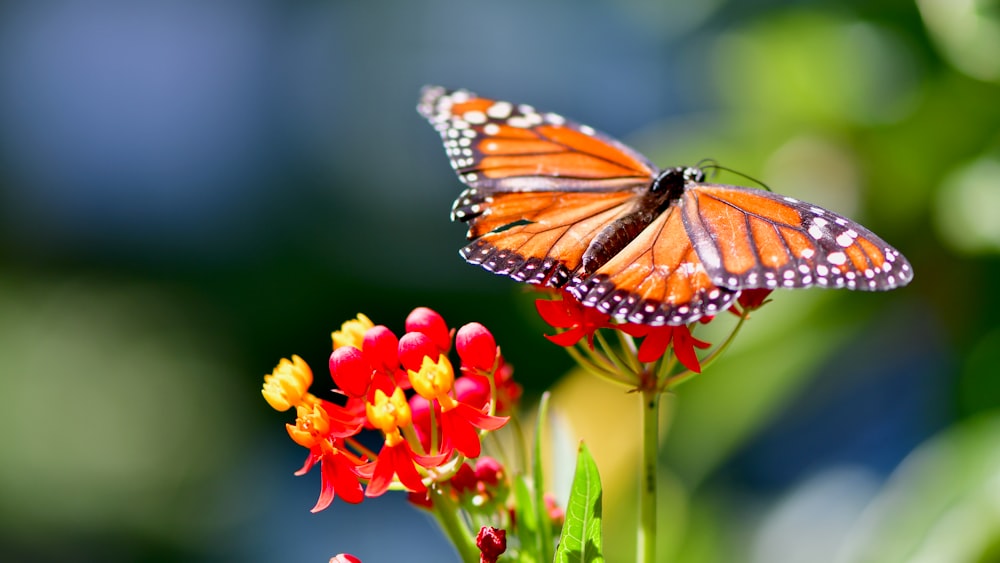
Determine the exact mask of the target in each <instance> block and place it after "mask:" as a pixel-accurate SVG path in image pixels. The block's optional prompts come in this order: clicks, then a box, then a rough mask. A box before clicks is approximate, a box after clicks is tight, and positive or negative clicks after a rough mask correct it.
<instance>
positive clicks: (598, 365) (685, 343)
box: [535, 289, 771, 390]
mask: <svg viewBox="0 0 1000 563" xmlns="http://www.w3.org/2000/svg"><path fill="white" fill-rule="evenodd" d="M770 293H771V290H770V289H749V290H744V291H743V292H741V293H740V295H739V297H738V298H737V303H735V304H733V306H732V307H731V308H730V311H731V312H732V313H733V314H735V315H737V316H738V317H740V319H741V320H742V319H745V318H746V317H747V315H749V313H750V312H751V311H754V310H756V309H759V308H760V307H761V306H762V305H763V304H764V303H766V300H767V297H768V296H769V295H770ZM535 307H536V309H537V310H538V314H539V315H540V316H541V317H542V320H544V321H545V322H546V323H548V324H549V325H551V326H552V327H553V328H556V329H558V332H557V333H556V334H554V335H546V336H545V337H546V338H548V339H549V340H550V341H552V342H554V343H555V344H558V345H560V346H564V347H566V348H571V349H573V348H575V350H576V351H575V352H573V353H574V356H575V357H576V359H577V360H578V361H579V362H580V363H581V365H584V366H585V367H587V368H589V369H590V370H591V371H594V372H596V373H598V374H600V375H604V376H607V377H608V378H609V379H613V380H616V381H620V382H623V383H627V384H630V385H635V386H636V387H637V388H646V387H653V388H657V389H659V390H663V389H665V388H668V387H669V385H670V383H672V382H676V381H680V380H682V379H681V378H682V377H683V375H678V374H675V375H674V376H672V377H669V378H663V377H658V376H657V377H652V378H650V377H647V376H648V375H649V373H650V372H649V370H648V369H646V368H647V367H648V366H649V365H651V364H654V363H655V362H658V361H659V360H660V359H661V358H663V357H664V355H665V354H666V352H667V350H668V349H671V350H673V356H674V357H675V358H676V360H677V362H679V363H680V364H681V365H682V366H684V368H686V370H687V371H688V373H701V369H702V362H701V360H699V357H698V353H697V352H696V350H695V349H696V348H697V349H705V348H708V347H710V346H711V344H710V343H708V342H704V341H702V340H698V339H697V338H695V337H694V336H692V334H691V327H690V326H688V325H679V326H672V325H665V326H649V325H641V324H634V323H614V322H612V320H611V316H610V315H608V314H607V313H602V312H600V311H598V310H597V309H595V308H593V307H587V306H584V305H583V304H582V303H580V301H578V300H577V299H576V298H575V297H573V296H572V295H570V294H569V293H566V292H563V293H562V294H561V298H560V299H538V300H537V301H535ZM713 319H714V317H713V316H706V317H702V318H701V319H700V321H699V322H700V323H702V324H704V323H708V322H711V321H712V320H713ZM738 327H739V325H737V329H738ZM602 329H609V330H611V331H616V332H617V334H618V336H619V337H624V336H628V337H631V338H633V339H634V338H641V339H642V343H641V344H640V345H639V346H638V348H637V349H636V347H635V345H634V342H633V341H632V340H628V341H625V342H624V343H625V347H627V348H630V349H631V350H632V352H633V353H632V354H628V355H626V356H627V357H622V356H621V355H620V354H617V353H615V352H614V351H611V350H610V349H609V347H608V345H607V343H606V342H605V341H604V340H603V338H602V337H601V334H600V333H599V332H598V331H600V330H602ZM733 334H735V330H734V332H733ZM595 338H596V339H597V340H598V342H599V343H601V345H602V346H601V347H602V348H603V349H604V354H597V353H595V350H594V341H595ZM730 338H731V337H730ZM584 341H585V342H586V346H584V345H582V344H581V342H584ZM723 347H724V346H723ZM723 347H720V349H721V348H723ZM633 359H634V360H635V362H633V363H632V364H629V361H630V360H633ZM664 367H665V369H666V370H667V371H669V370H670V369H672V365H670V364H665V366H664ZM623 368H625V369H623ZM623 371H627V372H630V373H629V374H628V375H625V376H622V373H621V372H623ZM629 375H631V376H634V377H629Z"/></svg>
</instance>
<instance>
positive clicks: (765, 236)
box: [681, 184, 913, 291]
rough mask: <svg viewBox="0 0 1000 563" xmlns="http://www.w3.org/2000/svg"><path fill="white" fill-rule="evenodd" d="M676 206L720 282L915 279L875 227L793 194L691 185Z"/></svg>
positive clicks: (825, 283) (874, 283)
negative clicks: (788, 195) (869, 227)
mask: <svg viewBox="0 0 1000 563" xmlns="http://www.w3.org/2000/svg"><path fill="white" fill-rule="evenodd" d="M681 209H682V213H683V222H684V227H685V230H686V232H687V235H688V237H689V238H690V240H691V242H692V244H693V246H694V249H695V251H696V252H697V253H698V256H699V257H700V258H701V260H702V262H703V263H704V266H705V269H706V270H707V272H708V275H709V277H710V278H711V280H712V282H713V283H715V284H716V285H719V286H721V287H726V288H730V289H750V288H768V289H773V288H777V287H785V288H801V287H811V286H821V287H846V288H848V289H858V290H866V291H881V290H889V289H893V288H896V287H900V286H903V285H906V284H907V283H909V281H910V280H911V279H912V278H913V270H912V268H911V267H910V264H909V262H907V261H906V258H904V257H903V255H902V254H900V253H899V251H898V250H896V249H895V248H893V247H891V246H889V245H888V244H887V243H886V242H885V241H883V240H882V239H881V238H879V237H878V236H876V235H875V234H874V233H872V232H871V231H869V230H868V229H866V228H864V227H863V226H861V225H859V224H858V223H856V222H854V221H851V220H850V219H847V218H846V217H842V216H840V215H838V214H836V213H834V212H832V211H829V210H826V209H823V208H821V207H818V206H815V205H811V204H808V203H805V202H802V201H799V200H797V199H795V198H791V197H786V196H781V195H777V194H773V193H771V192H767V191H764V190H756V189H751V188H743V187H738V186H726V185H718V184H696V185H695V186H693V187H691V188H689V189H688V190H687V191H686V192H685V194H684V196H683V198H682V202H681Z"/></svg>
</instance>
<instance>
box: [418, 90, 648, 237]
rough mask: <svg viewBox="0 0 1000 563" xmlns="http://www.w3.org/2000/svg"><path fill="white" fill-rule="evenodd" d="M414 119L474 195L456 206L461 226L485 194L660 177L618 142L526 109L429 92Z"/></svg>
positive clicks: (619, 184) (461, 93)
mask: <svg viewBox="0 0 1000 563" xmlns="http://www.w3.org/2000/svg"><path fill="white" fill-rule="evenodd" d="M417 111H419V112H420V114H421V115H423V116H424V117H425V118H427V120H428V121H430V122H431V124H432V125H433V126H434V128H435V129H437V130H438V132H439V133H440V134H441V139H442V141H443V142H444V145H445V150H446V151H447V153H448V156H449V157H450V158H451V166H452V168H454V169H455V172H456V173H457V174H458V177H459V179H460V180H462V182H464V183H466V184H467V185H469V186H470V187H471V188H473V189H471V190H466V192H465V193H464V194H463V196H462V197H459V200H458V201H457V202H456V208H455V210H454V213H455V218H456V219H463V220H464V219H465V217H464V215H463V213H466V212H467V211H468V209H467V208H468V207H469V206H471V205H474V204H475V202H476V201H478V200H479V199H481V197H482V196H483V194H492V193H496V192H527V191H553V190H558V191H581V190H583V191H587V190H597V191H612V190H616V189H629V188H632V187H634V186H636V185H637V184H638V185H645V184H648V183H649V182H650V181H651V180H652V179H653V178H654V177H655V176H656V174H657V172H658V171H659V170H658V169H657V167H656V166H655V165H653V164H652V163H651V162H649V161H648V160H646V158H645V157H643V156H642V155H641V154H639V153H638V152H636V151H634V150H632V149H631V148H629V147H627V146H625V145H624V144H622V143H620V142H618V141H616V140H615V139H612V138H611V137H609V136H607V135H604V134H602V133H599V132H597V131H595V130H594V129H593V128H591V127H588V126H586V125H581V124H578V123H574V122H573V121H570V120H568V119H566V118H564V117H562V116H561V115H558V114H555V113H543V112H539V111H537V110H535V108H533V107H531V106H529V105H526V104H512V103H510V102H505V101H498V100H492V99H489V98H480V97H478V96H476V95H475V94H473V93H471V92H469V91H467V90H445V89H444V88H442V87H440V86H428V87H425V88H424V89H423V91H422V92H421V97H420V103H419V104H418V106H417ZM464 199H468V201H466V202H463V200H464Z"/></svg>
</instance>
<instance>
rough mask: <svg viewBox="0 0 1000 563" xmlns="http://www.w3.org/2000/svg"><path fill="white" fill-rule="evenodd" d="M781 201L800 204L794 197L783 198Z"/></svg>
mask: <svg viewBox="0 0 1000 563" xmlns="http://www.w3.org/2000/svg"><path fill="white" fill-rule="evenodd" d="M781 199H783V200H785V201H787V202H788V203H798V202H799V200H797V199H795V198H794V197H788V196H783V197H782V198H781Z"/></svg>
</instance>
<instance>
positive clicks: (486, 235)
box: [417, 86, 913, 326]
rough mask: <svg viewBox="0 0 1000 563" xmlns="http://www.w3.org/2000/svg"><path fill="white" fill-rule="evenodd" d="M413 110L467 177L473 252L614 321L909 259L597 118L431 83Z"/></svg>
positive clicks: (463, 211)
mask: <svg viewBox="0 0 1000 563" xmlns="http://www.w3.org/2000/svg"><path fill="white" fill-rule="evenodd" d="M417 110H418V111H419V113H420V114H421V115H422V116H424V117H425V118H427V119H428V120H429V121H430V123H431V124H432V125H433V126H434V128H435V129H437V131H438V132H439V133H440V134H441V138H442V140H443V142H444V146H445V151H446V152H447V154H448V156H449V157H450V159H451V166H452V168H454V169H455V172H456V173H457V174H458V177H459V179H460V180H461V181H462V182H464V183H465V184H466V185H467V186H468V188H466V189H465V191H463V192H462V193H461V194H460V195H459V196H458V199H457V200H456V201H455V204H454V206H453V207H452V211H451V217H452V220H458V221H463V222H467V223H469V231H468V235H467V236H468V238H469V239H470V240H471V241H472V242H471V243H469V244H468V245H467V246H466V247H464V248H463V249H462V250H461V255H462V256H463V257H464V258H465V259H466V260H467V261H468V262H470V263H472V264H478V265H480V266H482V267H483V268H485V269H486V270H488V271H491V272H493V273H496V274H501V275H506V276H509V277H511V278H513V279H515V280H518V281H522V282H527V283H530V284H536V285H541V286H548V287H554V288H561V289H564V290H566V291H568V292H569V293H570V294H572V295H573V296H574V297H575V298H576V299H578V300H579V301H580V302H581V303H583V304H584V305H586V306H589V307H594V308H596V309H597V310H599V311H601V312H603V313H607V314H609V315H611V316H612V317H613V318H614V319H616V320H618V321H621V322H632V323H639V324H646V325H652V326H659V325H681V324H687V323H690V322H693V321H696V320H698V319H699V318H701V317H703V316H707V315H714V314H716V313H718V312H719V311H722V310H725V309H726V308H728V307H729V306H730V304H732V303H733V301H734V300H735V299H736V297H737V296H739V294H740V291H741V290H744V289H751V288H765V289H774V288H779V287H785V288H802V287H810V286H820V287H846V288H848V289H857V290H865V291H882V290H889V289H893V288H896V287H900V286H903V285H906V284H907V283H909V281H910V280H911V279H912V277H913V270H912V268H911V267H910V264H909V263H908V262H907V261H906V258H904V257H903V255H902V254H900V253H899V251H897V250H896V249H894V248H892V247H891V246H889V245H888V244H886V243H885V241H883V240H882V239H880V238H879V237H878V236H876V235H875V234H874V233H872V232H871V231H869V230H868V229H866V228H864V227H862V226H861V225H859V224H858V223H855V222H854V221H851V220H850V219H847V218H845V217H842V216H840V215H838V214H836V213H833V212H831V211H828V210H826V209H823V208H821V207H818V206H815V205H812V204H809V203H806V202H803V201H799V200H797V199H794V198H791V197H785V196H781V195H777V194H774V193H771V192H769V191H765V190H760V189H752V188H745V187H739V186H728V185H722V184H710V183H705V173H704V172H703V171H702V170H701V169H700V168H696V167H675V168H667V169H663V170H661V169H659V168H658V167H657V166H656V165H654V164H652V163H651V162H650V161H649V160H647V159H646V158H645V157H644V156H642V155H641V154H639V153H638V152H637V151H635V150H633V149H632V148H630V147H628V146H625V145H624V144H622V143H621V142H619V141H617V140H615V139H613V138H611V137H609V136H607V135H604V134H602V133H600V132H598V131H595V130H594V129H593V128H591V127H589V126H587V125H582V124H579V123H574V122H572V121H570V120H568V119H566V118H564V117H562V116H561V115H558V114H555V113H545V112H540V111H537V110H536V109H535V108H533V107H532V106H529V105H526V104H513V103H510V102H505V101H499V100H493V99H489V98H481V97H479V96H477V95H476V94H473V93H472V92H469V91H467V90H446V89H444V88H442V87H440V86H428V87H425V88H424V89H423V91H422V92H421V98H420V103H419V105H418V106H417Z"/></svg>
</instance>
